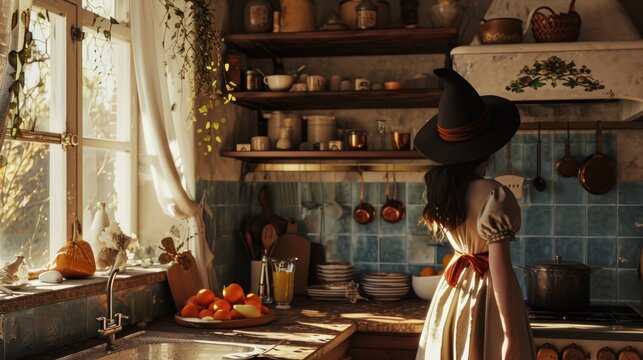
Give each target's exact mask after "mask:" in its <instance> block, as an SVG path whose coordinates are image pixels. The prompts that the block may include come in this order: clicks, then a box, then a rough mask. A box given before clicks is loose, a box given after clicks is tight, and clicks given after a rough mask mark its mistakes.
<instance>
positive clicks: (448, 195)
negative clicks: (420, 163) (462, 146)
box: [422, 158, 488, 232]
mask: <svg viewBox="0 0 643 360" xmlns="http://www.w3.org/2000/svg"><path fill="white" fill-rule="evenodd" d="M487 159H488V158H483V159H478V160H474V161H471V162H468V163H464V164H456V165H439V166H435V167H432V168H431V169H429V171H427V172H426V174H425V175H424V182H425V183H426V192H425V195H426V202H427V204H426V206H425V207H424V211H423V212H422V217H423V218H424V221H425V223H426V224H427V226H428V227H429V229H431V230H433V231H434V232H443V230H450V231H453V230H455V229H456V228H457V227H458V226H460V225H461V224H462V223H463V222H464V220H465V218H466V217H467V203H466V196H467V190H468V189H469V184H471V182H472V181H474V180H477V179H480V178H481V177H480V175H479V174H478V173H477V171H476V168H477V167H478V165H480V164H482V163H483V162H484V161H485V160H487Z"/></svg>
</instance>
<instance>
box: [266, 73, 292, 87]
mask: <svg viewBox="0 0 643 360" xmlns="http://www.w3.org/2000/svg"><path fill="white" fill-rule="evenodd" d="M294 81H295V78H294V77H293V76H292V75H268V76H266V77H264V78H263V82H264V84H266V85H268V87H269V88H270V90H272V91H286V90H288V89H290V86H292V83H293V82H294Z"/></svg>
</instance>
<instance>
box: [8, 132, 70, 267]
mask: <svg viewBox="0 0 643 360" xmlns="http://www.w3.org/2000/svg"><path fill="white" fill-rule="evenodd" d="M2 154H3V155H5V156H6V157H7V159H8V164H7V166H5V167H3V168H2V169H0V262H2V264H4V262H5V261H8V260H10V259H12V258H13V257H14V256H15V255H16V254H18V253H22V254H23V255H24V256H25V259H26V260H27V262H28V265H29V266H30V267H41V266H43V265H45V264H46V263H47V262H48V261H49V257H50V255H51V254H53V253H55V251H56V250H57V249H58V248H59V247H60V246H61V245H62V244H63V243H64V241H63V239H64V235H62V234H64V225H62V226H60V224H65V215H64V214H65V208H64V206H65V203H64V194H65V192H64V183H65V174H64V172H63V171H60V170H59V169H64V160H63V155H62V150H55V148H52V147H50V146H49V145H46V144H36V143H27V142H18V141H6V142H5V143H4V145H3V147H2ZM51 234H54V236H51ZM50 239H51V240H50Z"/></svg>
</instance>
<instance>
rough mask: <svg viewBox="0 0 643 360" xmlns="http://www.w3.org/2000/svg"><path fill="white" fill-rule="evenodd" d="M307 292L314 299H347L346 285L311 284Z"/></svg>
mask: <svg viewBox="0 0 643 360" xmlns="http://www.w3.org/2000/svg"><path fill="white" fill-rule="evenodd" d="M306 293H307V294H308V296H310V297H311V298H312V299H314V300H330V301H342V300H343V301H345V300H346V285H345V284H344V285H336V286H335V285H311V286H309V287H308V288H307V289H306Z"/></svg>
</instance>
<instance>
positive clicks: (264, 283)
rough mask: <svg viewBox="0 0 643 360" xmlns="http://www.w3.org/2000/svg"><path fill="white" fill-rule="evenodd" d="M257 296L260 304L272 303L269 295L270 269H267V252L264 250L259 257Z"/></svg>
mask: <svg viewBox="0 0 643 360" xmlns="http://www.w3.org/2000/svg"><path fill="white" fill-rule="evenodd" d="M258 292H259V297H260V298H261V303H262V304H272V302H273V299H272V296H270V269H268V252H267V251H264V253H263V256H262V257H261V271H260V274H259V291H258Z"/></svg>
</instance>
